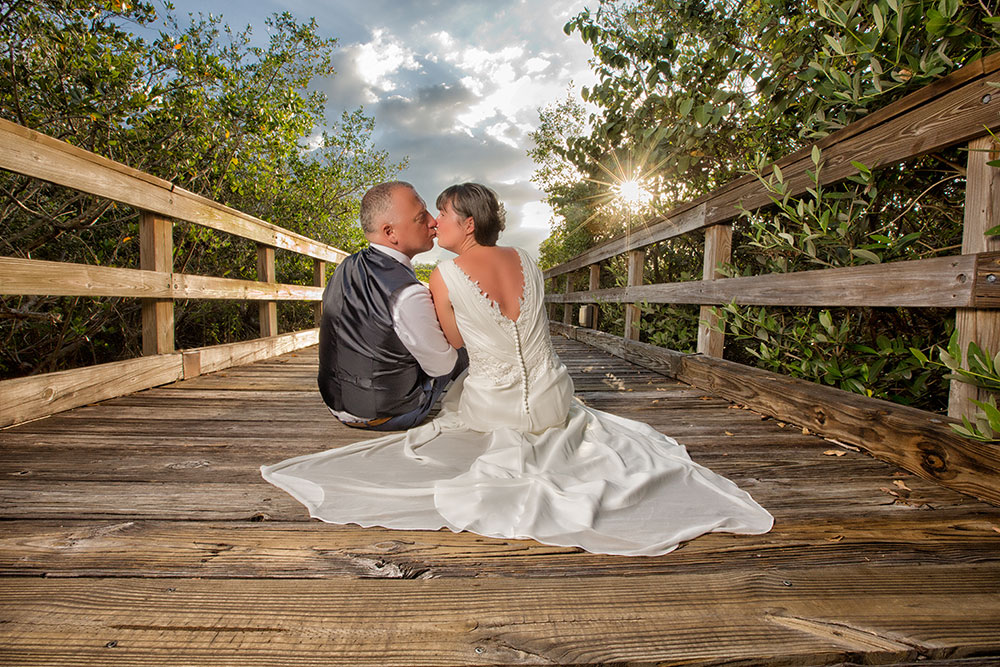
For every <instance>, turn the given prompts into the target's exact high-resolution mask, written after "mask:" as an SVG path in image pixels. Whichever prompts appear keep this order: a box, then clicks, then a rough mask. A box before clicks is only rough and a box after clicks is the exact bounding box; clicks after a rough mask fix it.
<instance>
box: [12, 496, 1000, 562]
mask: <svg viewBox="0 0 1000 667" xmlns="http://www.w3.org/2000/svg"><path fill="white" fill-rule="evenodd" d="M998 527H1000V519H998V518H997V517H996V516H993V517H989V516H986V517H978V516H976V515H974V514H972V513H970V512H966V511H961V510H940V511H937V512H933V513H926V512H904V513H896V514H893V515H890V516H884V517H880V518H879V519H878V520H877V521H872V519H871V518H869V517H866V518H863V519H862V518H857V517H816V518H805V519H800V520H788V521H783V522H781V523H779V524H777V525H776V526H775V528H774V529H773V530H772V531H771V532H770V533H768V534H767V535H728V534H723V533H713V534H709V535H705V536H703V537H700V538H698V539H696V540H692V541H691V542H688V543H685V544H684V545H683V546H682V547H680V548H679V549H677V550H676V551H674V552H671V553H670V554H669V555H667V556H665V557H661V558H630V557H627V556H607V555H594V554H588V553H586V552H584V551H582V550H581V549H577V548H572V547H553V546H548V545H544V544H539V543H538V542H535V541H533V540H494V539H489V538H483V537H480V536H478V535H475V534H473V533H466V532H463V533H453V532H451V531H449V530H440V531H399V530H387V529H384V528H360V527H358V526H353V525H345V526H336V525H331V524H322V525H320V524H318V523H316V522H310V523H305V522H277V521H266V522H259V523H253V522H218V521H199V522H190V521H141V520H140V521H134V520H130V521H80V520H12V521H6V522H5V523H4V531H3V535H2V536H0V576H48V577H52V576H59V577H92V576H101V577H139V576H141V577H213V578H236V577H245V578H295V579H301V578H322V579H328V578H355V577H381V578H398V579H415V578H438V577H463V578H475V577H511V578H553V577H605V576H636V575H652V574H661V573H662V574H678V573H682V572H692V573H704V572H706V571H712V572H721V571H723V570H728V571H738V570H741V569H744V568H747V567H752V568H756V569H768V568H773V567H782V566H788V567H796V568H811V567H817V566H839V567H850V566H853V565H865V564H869V563H870V564H871V565H873V566H875V567H882V566H891V567H896V566H899V565H913V564H922V565H957V564H963V563H965V564H977V563H994V564H996V563H998V562H1000V552H998V550H997V548H996V544H997V539H998V538H997V533H996V532H994V528H998ZM887 555H891V558H887ZM709 568H710V569H709Z"/></svg>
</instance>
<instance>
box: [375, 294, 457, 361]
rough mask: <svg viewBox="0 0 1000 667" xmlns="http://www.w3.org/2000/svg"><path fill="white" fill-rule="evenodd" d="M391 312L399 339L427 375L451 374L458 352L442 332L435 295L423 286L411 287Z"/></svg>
mask: <svg viewBox="0 0 1000 667" xmlns="http://www.w3.org/2000/svg"><path fill="white" fill-rule="evenodd" d="M391 308H392V325H393V329H394V330H395V332H396V335H397V336H399V340H401V341H402V342H403V345H404V346H405V347H406V349H407V350H409V351H410V354H412V355H413V358H414V359H416V360H417V363H418V364H420V367H421V368H423V369H424V372H425V373H427V374H428V375H430V376H431V377H438V376H440V375H447V374H448V373H450V372H451V371H452V369H453V368H455V361H456V360H457V359H458V352H457V351H456V350H455V348H453V347H452V346H451V344H450V343H449V342H448V339H446V338H445V337H444V332H443V331H441V325H440V324H439V323H438V319H437V315H436V314H435V313H434V302H433V301H431V291H430V290H429V289H427V287H425V286H424V285H423V284H421V283H416V284H414V285H407V286H406V287H404V288H403V289H401V290H399V292H397V293H396V295H395V296H394V297H393V300H392V303H391Z"/></svg>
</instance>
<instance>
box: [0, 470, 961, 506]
mask: <svg viewBox="0 0 1000 667" xmlns="http://www.w3.org/2000/svg"><path fill="white" fill-rule="evenodd" d="M283 458H285V457H284V455H283V454H277V455H275V456H274V457H273V460H262V461H259V463H276V462H277V461H280V460H282V459H283ZM755 472H756V473H757V474H758V475H760V476H759V477H755V476H749V475H747V474H745V471H744V470H741V469H740V468H739V466H738V465H735V466H733V467H732V469H731V470H727V475H726V476H727V477H729V478H730V479H731V480H732V481H733V482H735V483H736V484H738V485H739V486H740V487H741V488H743V489H745V490H746V491H747V492H749V493H750V494H751V495H752V496H753V497H754V499H755V500H757V501H758V502H759V503H760V504H761V505H763V506H764V507H765V508H767V510H768V511H770V512H771V513H772V514H773V515H774V516H775V517H776V519H782V520H784V519H787V518H792V517H803V516H817V517H818V516H843V515H844V514H854V515H857V516H865V515H870V516H880V515H882V514H883V513H884V512H887V511H890V512H897V511H917V510H919V509H920V508H924V511H928V510H929V509H936V508H948V507H963V506H976V505H977V504H978V503H976V501H975V500H973V499H971V498H968V497H967V496H962V495H960V494H956V493H953V492H950V491H949V490H948V489H947V488H943V487H941V486H928V487H925V488H923V489H920V492H919V493H916V492H914V493H912V494H910V495H909V496H908V497H907V498H905V499H901V498H900V497H898V496H893V495H891V494H888V493H887V492H885V491H883V490H882V489H883V488H889V489H891V487H890V486H887V485H888V484H890V482H889V481H888V478H882V479H879V478H874V479H873V478H859V479H846V480H839V481H838V482H837V483H836V484H829V485H823V484H817V483H816V482H815V481H813V480H809V479H803V478H801V477H794V476H793V477H780V476H778V475H774V474H772V475H770V476H764V475H763V474H761V472H760V470H759V469H757V470H755ZM903 501H905V502H903ZM257 516H263V517H266V518H268V519H273V520H279V521H308V520H309V516H308V512H307V511H306V509H305V508H304V507H303V506H302V505H301V504H299V503H298V502H297V501H295V500H294V499H292V498H291V496H289V495H288V494H286V493H284V492H283V491H281V490H279V489H276V488H274V487H273V486H271V485H269V484H267V483H266V482H264V481H263V480H260V481H258V482H249V483H238V482H234V483H227V482H224V481H219V482H211V483H199V484H191V483H185V482H183V481H180V482H109V481H63V482H48V481H44V480H42V481H34V480H32V479H30V477H29V478H26V479H14V480H0V519H55V518H80V519H105V518H112V517H122V518H126V519H172V520H181V519H188V520H197V521H204V520H218V521H229V520H235V521H248V520H251V519H253V518H254V517H257Z"/></svg>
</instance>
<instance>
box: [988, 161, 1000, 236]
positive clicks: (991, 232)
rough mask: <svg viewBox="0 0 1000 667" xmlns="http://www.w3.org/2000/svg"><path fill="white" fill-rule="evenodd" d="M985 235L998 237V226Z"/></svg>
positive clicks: (999, 230) (999, 234)
mask: <svg viewBox="0 0 1000 667" xmlns="http://www.w3.org/2000/svg"><path fill="white" fill-rule="evenodd" d="M998 162H1000V160H998ZM986 235H987V236H1000V225H997V226H996V227H990V228H989V229H987V230H986Z"/></svg>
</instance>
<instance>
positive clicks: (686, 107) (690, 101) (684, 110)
mask: <svg viewBox="0 0 1000 667" xmlns="http://www.w3.org/2000/svg"><path fill="white" fill-rule="evenodd" d="M693 106H694V98H693V97H685V98H684V99H683V100H682V101H681V106H680V108H679V109H678V111H680V114H681V118H687V115H688V114H689V113H691V107H693Z"/></svg>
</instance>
